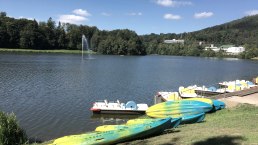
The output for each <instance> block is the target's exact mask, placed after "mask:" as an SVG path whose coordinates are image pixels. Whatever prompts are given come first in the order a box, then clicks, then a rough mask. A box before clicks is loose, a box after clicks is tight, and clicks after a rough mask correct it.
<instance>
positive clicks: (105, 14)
mask: <svg viewBox="0 0 258 145" xmlns="http://www.w3.org/2000/svg"><path fill="white" fill-rule="evenodd" d="M101 15H102V16H107V17H109V16H111V14H110V13H106V12H103V13H101Z"/></svg>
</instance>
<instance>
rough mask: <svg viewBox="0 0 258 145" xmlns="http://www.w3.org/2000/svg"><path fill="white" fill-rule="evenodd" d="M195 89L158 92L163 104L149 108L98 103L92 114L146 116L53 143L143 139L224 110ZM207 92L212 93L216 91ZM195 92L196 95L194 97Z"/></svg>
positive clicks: (114, 103) (221, 104) (80, 144)
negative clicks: (207, 114)
mask: <svg viewBox="0 0 258 145" xmlns="http://www.w3.org/2000/svg"><path fill="white" fill-rule="evenodd" d="M236 82H237V83H236ZM236 82H235V83H234V84H235V86H236V84H241V86H249V87H253V86H255V85H254V84H251V83H248V82H245V83H246V84H247V85H246V84H245V83H243V81H236ZM222 84H223V85H225V86H231V85H232V84H233V83H232V82H228V83H226V82H223V83H222ZM196 88H197V90H198V89H199V90H201V88H198V87H192V89H189V88H188V87H187V88H182V87H181V88H179V92H158V96H159V97H161V98H162V100H163V101H164V102H162V103H158V104H155V105H153V106H151V107H148V105H147V104H136V103H135V102H133V101H129V102H127V103H120V102H119V101H118V100H117V101H116V102H108V101H107V100H104V101H97V102H95V103H94V104H93V107H92V108H91V111H93V113H128V114H133V113H136V114H142V113H146V116H144V117H140V118H137V119H132V120H128V121H127V122H126V123H125V124H120V125H102V126H98V127H97V128H96V129H95V130H94V131H92V132H88V133H85V134H80V135H70V136H65V137H61V138H58V139H56V140H54V141H53V143H52V144H53V145H67V144H69V145H86V144H87V145H88V144H116V143H120V142H126V141H131V140H136V139H143V138H146V137H149V136H153V135H156V134H160V133H162V132H164V130H167V129H171V128H176V127H177V126H178V125H181V124H187V123H199V122H202V121H203V120H204V118H205V114H206V113H211V112H215V111H217V110H220V109H224V108H225V107H226V106H225V103H224V102H222V101H219V100H213V99H208V98H200V97H199V96H198V95H197V94H196ZM202 88H204V87H202ZM189 90H190V91H189ZM193 90H194V91H193ZM202 90H203V89H202ZM210 90H211V91H215V89H209V91H210ZM218 92H220V91H218ZM184 93H185V94H188V96H187V97H185V96H184V95H183V94H184ZM194 93H195V94H196V95H193V94H194ZM189 94H190V95H189ZM190 96H191V97H190Z"/></svg>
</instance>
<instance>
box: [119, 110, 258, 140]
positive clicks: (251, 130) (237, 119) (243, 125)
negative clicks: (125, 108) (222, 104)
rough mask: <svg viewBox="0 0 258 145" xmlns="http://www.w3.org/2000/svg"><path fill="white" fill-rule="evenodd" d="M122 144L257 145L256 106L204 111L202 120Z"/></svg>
mask: <svg viewBox="0 0 258 145" xmlns="http://www.w3.org/2000/svg"><path fill="white" fill-rule="evenodd" d="M123 144H127V145H128V144H142V145H143V144H144V145H153V144H158V145H174V144H193V145H206V144H207V145H213V144H214V145H223V144H225V145H237V144H256V145H258V107H254V106H251V105H242V106H238V107H236V108H232V109H224V110H221V111H217V112H215V113H211V114H207V115H206V118H205V121H204V122H202V123H196V124H186V125H180V126H179V127H178V128H176V129H171V130H168V131H166V133H164V134H162V135H159V136H155V137H152V138H148V139H145V140H137V141H132V142H129V143H123Z"/></svg>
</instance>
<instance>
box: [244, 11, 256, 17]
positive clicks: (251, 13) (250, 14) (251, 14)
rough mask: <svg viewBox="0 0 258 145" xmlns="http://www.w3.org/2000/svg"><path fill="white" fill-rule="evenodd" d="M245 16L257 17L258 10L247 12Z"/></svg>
mask: <svg viewBox="0 0 258 145" xmlns="http://www.w3.org/2000/svg"><path fill="white" fill-rule="evenodd" d="M245 14H246V15H247V16H253V15H257V14H258V10H251V11H247V12H245Z"/></svg>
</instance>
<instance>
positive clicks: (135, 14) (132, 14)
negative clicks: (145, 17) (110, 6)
mask: <svg viewBox="0 0 258 145" xmlns="http://www.w3.org/2000/svg"><path fill="white" fill-rule="evenodd" d="M126 15H128V16H142V13H141V12H138V13H127V14H126Z"/></svg>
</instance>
